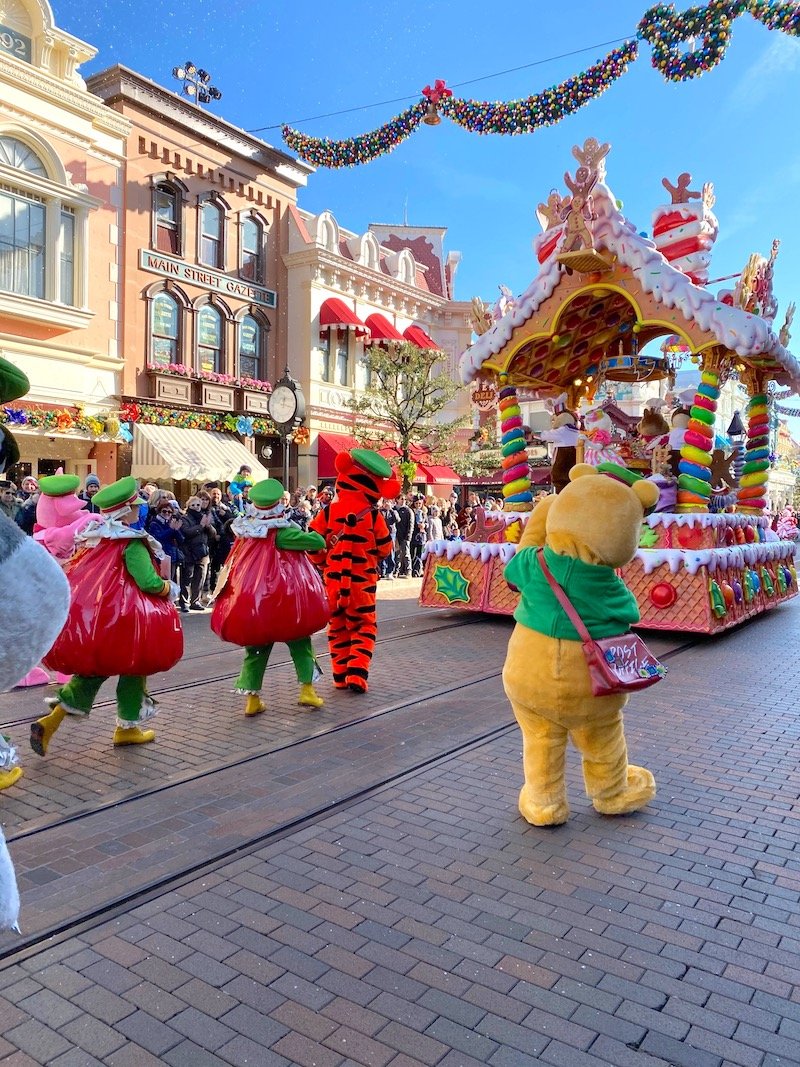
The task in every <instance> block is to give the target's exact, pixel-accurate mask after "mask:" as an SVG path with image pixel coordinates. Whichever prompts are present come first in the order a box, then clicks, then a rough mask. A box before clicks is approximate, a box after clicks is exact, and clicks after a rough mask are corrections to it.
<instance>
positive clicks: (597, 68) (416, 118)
mask: <svg viewBox="0 0 800 1067" xmlns="http://www.w3.org/2000/svg"><path fill="white" fill-rule="evenodd" d="M745 13H749V14H750V15H752V17H753V18H755V19H757V20H758V21H759V22H760V23H761V24H762V25H763V26H765V27H766V28H767V29H768V30H778V31H780V32H781V33H786V34H789V35H790V36H792V37H798V36H800V4H798V3H788V2H783V0H710V2H709V3H707V4H703V5H697V6H695V7H690V8H687V10H686V11H684V12H681V13H680V14H679V13H678V12H676V10H675V6H674V5H673V4H655V5H654V6H653V7H651V8H648V10H647V11H646V12H645V13H644V15H643V16H642V18H641V20H640V22H639V25H638V26H637V30H636V38H637V39H636V40H629V41H625V42H624V43H623V44H622V45H621V46H620V47H619V48H615V49H614V50H613V51H612V52H609V53H608V55H607V56H605V57H604V58H603V59H600V60H598V62H597V63H595V64H594V66H591V67H589V68H588V69H587V70H585V71H582V72H581V73H579V74H575V75H573V76H572V77H571V78H567V79H566V80H565V81H563V82H561V83H560V84H559V85H555V86H552V87H551V88H549V89H545V90H544V91H543V92H540V93H537V94H535V95H532V96H529V97H527V98H526V99H524V100H511V101H507V102H505V103H502V102H497V103H489V102H487V101H479V100H467V99H462V98H460V97H456V96H453V94H452V91H451V90H450V89H448V88H447V86H446V85H445V83H444V82H443V81H442V80H441V79H440V80H437V81H436V82H435V84H434V86H433V88H431V87H430V86H428V85H426V86H425V89H423V91H422V99H421V100H420V101H419V102H418V103H416V104H414V105H413V106H412V107H410V108H407V109H406V110H405V111H403V112H401V113H400V114H399V115H396V116H395V117H394V118H393V119H392V120H391V122H388V123H386V125H384V126H380V127H379V128H378V129H377V130H373V131H371V132H370V133H364V134H361V135H359V136H358V137H348V138H346V139H345V140H341V141H334V140H331V139H330V138H327V137H310V136H309V135H308V134H304V133H301V132H300V131H299V130H296V129H294V128H293V127H291V126H284V127H283V130H282V134H283V139H284V141H285V142H286V144H287V145H288V147H289V148H290V149H292V151H294V152H296V153H297V155H298V156H300V158H301V159H304V160H305V161H306V162H308V163H311V164H313V165H314V166H316V167H355V166H357V165H359V164H361V163H369V162H371V161H372V160H373V159H377V158H378V156H382V155H385V154H386V153H387V152H391V151H392V150H393V149H395V148H397V146H398V145H399V144H400V143H401V142H402V141H404V140H405V139H406V138H407V137H409V136H410V135H411V134H412V133H413V132H414V131H415V130H416V129H417V127H418V126H419V124H420V123H421V122H422V121H423V119H426V120H427V121H428V122H429V123H430V124H431V125H435V124H436V123H437V122H438V113H439V112H440V111H441V113H442V114H443V115H445V116H447V118H449V119H451V120H452V121H453V122H455V123H457V124H458V125H459V126H462V127H463V128H464V129H467V130H470V131H471V132H472V133H481V134H483V133H501V134H512V135H513V134H521V133H533V132H534V131H535V130H538V129H540V128H541V127H542V126H551V125H553V124H554V123H557V122H560V121H561V120H562V119H563V118H565V117H566V116H567V115H571V114H573V113H574V112H575V111H577V110H578V109H579V108H581V107H584V106H585V105H586V104H588V103H589V102H590V101H591V100H594V99H596V98H597V97H598V96H600V95H601V94H602V93H604V92H605V91H606V89H608V88H609V86H610V85H611V84H613V82H615V81H617V80H618V79H619V78H621V77H622V75H623V74H625V73H626V71H627V69H628V67H629V66H630V64H631V63H632V62H633V61H634V60H635V59H637V58H638V54H639V46H638V41H646V42H647V43H648V44H649V45H650V46H651V49H652V64H653V66H654V67H655V68H656V70H658V71H659V73H660V74H661V75H662V76H663V77H664V78H665V79H666V80H667V81H686V80H687V79H689V78H696V77H699V76H700V75H702V74H705V73H706V72H707V71H709V70H712V69H713V68H714V67H716V66H717V64H719V63H720V62H721V61H722V59H723V58H724V56H725V53H726V52H727V50H728V46H729V44H730V41H731V33H732V27H733V23H734V21H735V20H736V19H737V18H738V17H739V16H740V15H744V14H745ZM698 41H699V47H695V43H696V42H698ZM687 42H688V44H689V50H688V51H687V50H686V45H687Z"/></svg>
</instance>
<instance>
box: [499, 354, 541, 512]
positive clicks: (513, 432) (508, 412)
mask: <svg viewBox="0 0 800 1067" xmlns="http://www.w3.org/2000/svg"><path fill="white" fill-rule="evenodd" d="M507 383H508V377H507V375H505V374H501V375H500V397H499V402H498V407H499V408H500V418H501V423H500V430H501V433H502V437H501V439H500V452H501V455H502V457H503V458H502V461H501V466H502V468H503V501H504V506H505V507H506V509H507V510H508V511H530V510H531V508H532V506H533V505H532V500H533V494H532V493H531V475H530V469H529V467H528V451H527V448H526V446H525V434H524V432H523V429H522V412H521V410H520V406H519V403H518V402H517V390H516V389H515V387H514V386H513V385H508V384H507Z"/></svg>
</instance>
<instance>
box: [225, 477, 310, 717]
mask: <svg viewBox="0 0 800 1067" xmlns="http://www.w3.org/2000/svg"><path fill="white" fill-rule="evenodd" d="M283 497H284V490H283V486H282V485H281V483H280V482H279V481H276V479H275V478H266V479H265V480H264V481H262V482H257V483H256V484H255V485H254V486H253V487H252V489H251V490H250V503H251V505H252V508H251V512H250V514H249V515H241V516H239V517H238V518H236V519H234V520H233V523H232V529H233V533H234V535H235V538H236V539H235V541H234V543H233V548H232V549H231V551H230V555H229V556H228V559H227V562H226V564H225V570H224V572H223V576H222V578H221V582H220V584H219V585H218V586H217V590H216V591H215V603H214V610H213V612H212V614H211V629H212V630H213V631H214V633H215V634H217V635H218V636H219V637H221V638H222V640H223V641H230V642H232V643H233V644H235V645H243V646H244V650H245V655H244V663H243V664H242V670H241V673H240V675H239V678H238V680H237V682H236V692H237V693H243V694H245V695H246V697H247V700H246V702H245V709H244V713H245V715H259V714H260V713H261V712H263V711H266V706H265V704H264V702H263V701H262V699H261V686H262V684H263V680H264V671H265V670H266V667H267V663H268V661H269V654H270V652H271V651H272V646H273V644H274V643H275V642H276V641H281V642H283V643H285V644H287V645H288V646H289V652H290V654H291V657H292V661H293V662H294V668H295V671H296V672H297V680H298V682H299V683H300V695H299V696H298V699H297V703H298V704H301V705H303V706H304V707H309V708H320V707H322V705H323V703H324V701H323V699H322V697H321V696H319V694H318V693H317V692H316V691H315V689H314V684H313V683H314V681H315V680H316V677H317V676H318V674H319V673H320V672H319V668H318V667H317V664H316V661H315V659H314V652H313V650H312V648H311V635H312V634H314V633H316V632H317V630H322V629H324V627H325V625H326V624H327V622H328V603H327V598H326V596H325V588H324V586H323V584H322V580H321V578H320V576H319V574H318V572H317V570H316V568H315V567H314V565H313V564H312V563H311V561H310V560H309V558H308V556H307V555H306V553H307V552H319V551H321V550H322V549H324V548H325V542H324V540H323V538H322V537H320V535H319V534H316V533H306V532H305V531H304V530H301V529H300V528H299V527H298V526H296V525H295V524H294V523H293V522H290V520H289V519H288V518H287V517H286V514H285V512H286V505H285V503H284V500H283Z"/></svg>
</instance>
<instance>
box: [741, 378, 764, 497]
mask: <svg viewBox="0 0 800 1067" xmlns="http://www.w3.org/2000/svg"><path fill="white" fill-rule="evenodd" d="M768 478H769V401H768V399H767V396H766V394H765V393H756V394H754V395H753V396H752V397H751V398H750V402H749V403H748V405H747V445H746V448H745V454H744V466H743V467H742V476H741V478H740V479H739V490H738V507H737V510H739V511H742V512H744V513H745V514H750V515H758V514H760V513H761V512H762V511H763V510H764V508H765V507H766V506H767V489H766V486H767V479H768Z"/></svg>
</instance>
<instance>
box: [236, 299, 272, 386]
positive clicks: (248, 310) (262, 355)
mask: <svg viewBox="0 0 800 1067" xmlns="http://www.w3.org/2000/svg"><path fill="white" fill-rule="evenodd" d="M245 319H252V320H253V321H254V322H255V324H256V326H257V327H258V330H259V342H258V353H257V355H256V357H255V358H256V363H257V366H258V373H257V374H253V375H250V374H248V375H246V377H249V378H254V379H255V380H256V381H260V382H264V381H268V380H269V378H268V374H267V366H268V359H269V333H270V330H271V329H272V325H271V323H270V321H269V319H268V318H267V317H266V316H265V315H263V314H262V313H261V312H260V311H257V310H256V309H255V308H253V307H245V308H243V309H242V310H241V311H240V312H238V314H237V316H236V368H235V374H236V377H237V378H241V377H242V375H243V371H242V329H243V327H244V323H245Z"/></svg>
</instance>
